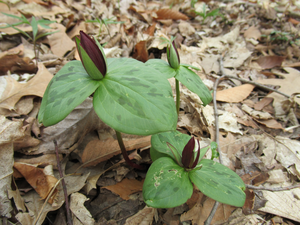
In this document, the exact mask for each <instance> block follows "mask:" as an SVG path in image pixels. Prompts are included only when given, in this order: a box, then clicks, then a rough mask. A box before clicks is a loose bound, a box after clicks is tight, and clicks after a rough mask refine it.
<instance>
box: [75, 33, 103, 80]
mask: <svg viewBox="0 0 300 225" xmlns="http://www.w3.org/2000/svg"><path fill="white" fill-rule="evenodd" d="M80 38H81V40H80V45H81V46H82V48H83V49H84V50H85V51H86V53H87V54H88V56H89V57H90V58H91V60H92V61H93V63H94V64H95V66H96V67H97V68H98V70H99V71H100V72H101V74H102V75H103V76H104V75H105V74H106V63H105V59H104V56H103V53H102V51H101V50H100V49H99V47H98V45H97V44H96V42H95V41H94V40H93V39H92V38H90V36H88V35H87V34H86V33H84V32H83V31H80Z"/></svg>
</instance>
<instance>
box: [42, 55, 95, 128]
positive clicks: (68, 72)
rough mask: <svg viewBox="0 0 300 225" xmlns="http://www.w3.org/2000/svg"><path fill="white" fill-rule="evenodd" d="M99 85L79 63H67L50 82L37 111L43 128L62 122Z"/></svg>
mask: <svg viewBox="0 0 300 225" xmlns="http://www.w3.org/2000/svg"><path fill="white" fill-rule="evenodd" d="M99 85H100V83H99V81H96V80H92V78H91V77H90V76H89V75H88V74H87V73H86V71H85V69H84V67H83V65H82V64H81V62H80V61H71V62H68V63H67V64H66V65H65V66H64V67H63V68H62V69H61V70H60V71H59V72H58V73H57V74H56V75H55V76H54V77H53V79H52V80H51V81H50V83H49V85H48V87H47V89H46V91H45V94H44V97H43V100H42V104H41V108H40V111H39V116H38V119H39V122H41V123H43V124H44V126H51V125H54V124H56V123H58V122H60V121H61V120H63V119H64V118H65V117H66V116H67V115H68V114H69V113H70V112H71V111H72V110H73V109H74V108H75V107H76V106H78V105H80V104H81V103H82V102H83V101H84V100H85V99H86V98H87V97H88V96H90V95H91V94H92V93H93V92H94V91H95V90H96V88H97V87H98V86H99Z"/></svg>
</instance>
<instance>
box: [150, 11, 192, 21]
mask: <svg viewBox="0 0 300 225" xmlns="http://www.w3.org/2000/svg"><path fill="white" fill-rule="evenodd" d="M156 15H157V19H158V20H167V19H172V20H188V19H189V18H188V17H187V16H186V15H184V14H182V13H181V12H179V11H176V10H174V9H167V8H165V9H159V10H157V11H156Z"/></svg>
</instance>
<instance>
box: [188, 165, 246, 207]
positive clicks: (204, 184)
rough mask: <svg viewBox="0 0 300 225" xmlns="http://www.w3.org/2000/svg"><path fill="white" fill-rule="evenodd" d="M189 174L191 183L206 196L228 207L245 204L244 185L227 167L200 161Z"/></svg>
mask: <svg viewBox="0 0 300 225" xmlns="http://www.w3.org/2000/svg"><path fill="white" fill-rule="evenodd" d="M201 166H202V168H201V169H198V170H197V169H194V170H192V171H190V172H189V177H190V179H191V181H192V182H193V183H194V184H195V185H196V186H197V187H198V188H199V190H200V191H201V192H202V193H203V194H205V195H206V196H208V197H210V198H212V199H214V200H216V201H218V202H221V203H224V204H228V205H233V206H237V207H242V206H243V205H244V203H245V199H246V195H245V192H244V190H245V184H244V182H243V180H242V179H241V178H240V177H239V176H238V175H237V174H236V173H235V172H233V171H232V170H231V169H229V168H228V167H226V166H224V165H222V164H220V163H218V162H214V161H212V160H209V159H203V160H201V161H200V163H199V164H198V166H197V167H201Z"/></svg>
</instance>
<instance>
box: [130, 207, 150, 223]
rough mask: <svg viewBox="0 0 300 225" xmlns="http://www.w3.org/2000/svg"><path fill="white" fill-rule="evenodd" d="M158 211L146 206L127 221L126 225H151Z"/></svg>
mask: <svg viewBox="0 0 300 225" xmlns="http://www.w3.org/2000/svg"><path fill="white" fill-rule="evenodd" d="M155 211H156V209H155V208H152V207H148V206H145V208H143V209H142V210H140V211H139V212H138V213H137V214H135V215H133V216H131V217H129V218H128V219H126V222H125V225H151V224H152V221H153V217H154V214H155Z"/></svg>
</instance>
